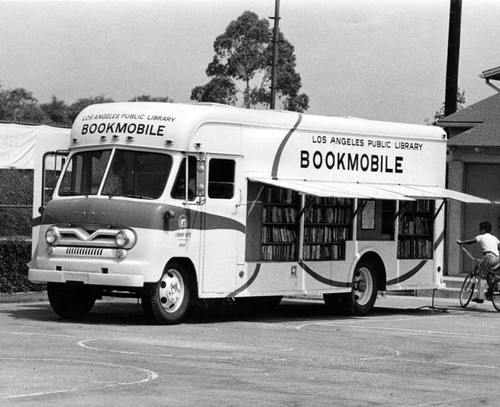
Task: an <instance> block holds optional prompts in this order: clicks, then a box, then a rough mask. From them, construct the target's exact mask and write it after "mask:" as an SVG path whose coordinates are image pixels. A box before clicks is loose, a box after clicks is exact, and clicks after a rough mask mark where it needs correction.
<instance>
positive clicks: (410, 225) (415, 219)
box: [399, 215, 432, 235]
mask: <svg viewBox="0 0 500 407" xmlns="http://www.w3.org/2000/svg"><path fill="white" fill-rule="evenodd" d="M431 225H432V220H431V219H429V217H425V216H413V215H403V217H402V218H401V221H400V222H399V233H400V234H402V235H428V234H430V233H431V232H432V231H431Z"/></svg>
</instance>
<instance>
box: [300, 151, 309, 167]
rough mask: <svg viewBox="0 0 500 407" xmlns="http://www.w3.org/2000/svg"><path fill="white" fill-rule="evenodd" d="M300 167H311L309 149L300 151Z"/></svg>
mask: <svg viewBox="0 0 500 407" xmlns="http://www.w3.org/2000/svg"><path fill="white" fill-rule="evenodd" d="M300 168H309V151H305V150H302V151H301V152H300Z"/></svg>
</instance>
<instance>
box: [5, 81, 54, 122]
mask: <svg viewBox="0 0 500 407" xmlns="http://www.w3.org/2000/svg"><path fill="white" fill-rule="evenodd" d="M0 119H1V120H9V121H13V122H24V123H45V122H46V121H48V117H47V115H46V114H45V112H44V111H43V110H42V108H41V107H40V105H39V104H38V100H37V99H36V98H35V97H34V96H33V93H31V92H28V91H27V90H26V89H24V88H16V89H13V90H3V89H1V88H0Z"/></svg>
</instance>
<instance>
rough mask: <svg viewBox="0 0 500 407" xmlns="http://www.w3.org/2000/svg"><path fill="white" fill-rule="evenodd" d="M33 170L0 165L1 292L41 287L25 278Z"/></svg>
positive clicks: (29, 247)
mask: <svg viewBox="0 0 500 407" xmlns="http://www.w3.org/2000/svg"><path fill="white" fill-rule="evenodd" d="M32 212H33V170H19V169H0V293H13V292H26V291H34V290H40V288H41V287H40V286H35V285H32V284H30V283H29V281H28V278H27V277H28V266H27V263H28V262H29V261H30V258H31V228H32Z"/></svg>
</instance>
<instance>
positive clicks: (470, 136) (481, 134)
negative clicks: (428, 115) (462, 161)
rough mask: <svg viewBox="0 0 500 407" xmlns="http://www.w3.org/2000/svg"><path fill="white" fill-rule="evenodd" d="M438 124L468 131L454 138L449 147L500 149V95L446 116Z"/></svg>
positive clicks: (497, 94)
mask: <svg viewBox="0 0 500 407" xmlns="http://www.w3.org/2000/svg"><path fill="white" fill-rule="evenodd" d="M438 124H439V125H440V126H441V127H444V128H449V127H462V128H464V129H466V130H465V131H463V132H462V133H460V134H459V135H457V136H455V137H452V138H451V139H450V140H449V142H448V145H449V146H481V147H500V93H496V94H494V95H493V96H490V97H488V98H486V99H484V100H481V101H480V102H478V103H475V104H473V105H471V106H469V107H466V108H464V109H462V110H459V111H458V112H456V113H453V114H451V115H449V116H446V117H444V118H442V119H441V120H439V121H438Z"/></svg>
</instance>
